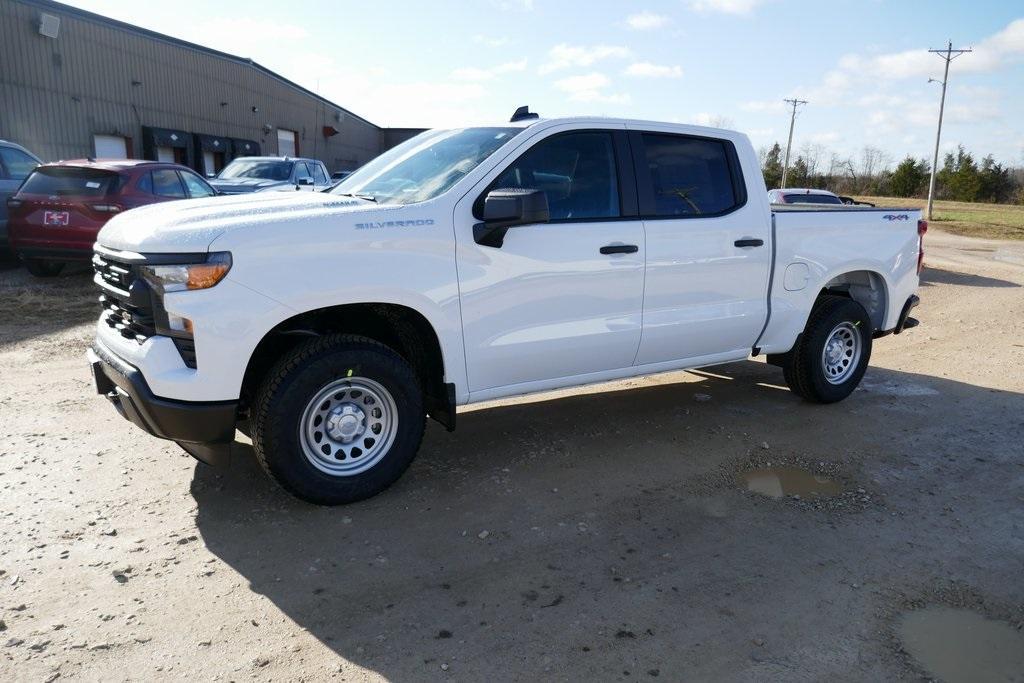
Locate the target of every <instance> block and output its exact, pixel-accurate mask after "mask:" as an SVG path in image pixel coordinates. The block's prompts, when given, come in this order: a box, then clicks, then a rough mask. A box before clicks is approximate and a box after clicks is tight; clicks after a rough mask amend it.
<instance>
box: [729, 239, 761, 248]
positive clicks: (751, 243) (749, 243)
mask: <svg viewBox="0 0 1024 683" xmlns="http://www.w3.org/2000/svg"><path fill="white" fill-rule="evenodd" d="M733 244H734V245H735V246H737V247H761V246H764V240H756V239H751V238H749V237H748V238H744V239H741V240H736V241H735V242H733Z"/></svg>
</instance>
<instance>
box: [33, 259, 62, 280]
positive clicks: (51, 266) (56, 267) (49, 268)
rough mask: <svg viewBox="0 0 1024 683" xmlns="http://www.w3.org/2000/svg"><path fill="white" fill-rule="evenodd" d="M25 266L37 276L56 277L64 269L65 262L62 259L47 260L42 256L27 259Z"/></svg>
mask: <svg viewBox="0 0 1024 683" xmlns="http://www.w3.org/2000/svg"><path fill="white" fill-rule="evenodd" d="M25 268H26V270H28V272H29V273H31V274H32V275H35V276H36V277H56V276H58V275H60V272H61V271H62V270H64V264H63V263H61V262H60V261H47V260H45V259H41V258H27V259H25Z"/></svg>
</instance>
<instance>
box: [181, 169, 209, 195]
mask: <svg viewBox="0 0 1024 683" xmlns="http://www.w3.org/2000/svg"><path fill="white" fill-rule="evenodd" d="M181 179H182V180H183V181H184V182H185V187H186V188H188V194H189V196H190V197H212V196H213V194H214V193H213V188H212V187H210V186H209V185H207V184H206V182H205V181H203V180H200V178H199V176H197V175H195V174H193V173H188V172H186V171H181Z"/></svg>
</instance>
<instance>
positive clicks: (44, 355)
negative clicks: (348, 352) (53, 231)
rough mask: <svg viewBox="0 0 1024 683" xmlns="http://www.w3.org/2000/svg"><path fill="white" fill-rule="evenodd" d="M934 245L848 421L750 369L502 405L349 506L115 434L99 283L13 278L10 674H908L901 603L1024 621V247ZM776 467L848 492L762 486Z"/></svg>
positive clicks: (5, 343) (4, 306)
mask: <svg viewBox="0 0 1024 683" xmlns="http://www.w3.org/2000/svg"><path fill="white" fill-rule="evenodd" d="M926 246H927V250H928V257H927V262H928V264H929V268H928V270H927V271H926V273H925V276H924V282H923V286H922V288H921V291H920V295H921V299H922V304H921V307H920V308H919V309H918V317H919V318H920V319H921V321H922V323H921V326H920V327H918V328H916V329H914V330H911V331H909V332H907V333H906V334H903V335H900V336H898V337H887V338H884V339H881V340H878V341H877V342H876V345H875V351H874V355H873V358H872V362H871V368H870V369H869V370H868V373H867V376H866V377H865V380H864V383H863V385H862V387H861V388H860V389H859V390H858V391H856V392H855V393H854V394H853V395H852V396H851V397H850V398H849V399H847V400H846V401H845V402H843V403H840V404H837V405H833V406H815V405H809V404H806V403H802V402H800V401H799V400H797V399H796V398H795V397H794V396H793V395H791V394H790V393H789V391H788V390H786V389H785V388H784V384H783V381H782V376H781V371H779V370H778V369H776V368H774V367H771V366H768V365H766V364H764V363H762V362H759V361H756V360H755V361H749V362H742V363H734V364H731V365H727V366H722V367H717V368H710V369H709V370H708V371H706V372H691V373H673V374H669V375H662V376H658V377H654V378H650V379H644V380H630V381H623V382H617V383H613V384H608V385H604V386H601V387H597V388H593V387H592V388H587V389H585V390H581V391H563V392H558V393H557V394H552V395H546V396H542V397H533V398H530V399H526V400H522V401H505V402H500V403H495V404H488V405H486V406H480V407H474V408H473V409H470V410H467V411H465V412H462V413H461V414H460V415H459V430H458V431H457V432H455V433H454V434H448V433H447V432H445V431H444V429H443V428H440V427H439V426H438V425H436V424H433V423H430V424H429V426H428V433H427V436H426V439H425V442H424V445H423V449H422V451H421V453H420V456H419V458H418V459H417V461H416V462H415V463H414V464H413V466H412V468H411V469H410V470H409V472H408V473H406V475H405V477H404V478H403V479H402V480H401V481H400V482H399V483H398V484H397V485H395V486H394V487H392V488H391V489H390V490H388V491H387V492H385V493H384V494H383V495H380V496H378V497H377V498H374V499H372V500H369V501H366V502H363V503H360V504H357V505H352V506H349V507H345V508H335V509H324V508H316V507H312V506H309V505H306V504H303V503H301V502H298V501H296V500H294V499H292V498H290V497H289V496H287V495H286V494H284V493H282V492H281V491H280V490H278V489H277V488H275V487H274V486H273V485H272V484H271V483H270V482H269V481H268V479H267V478H266V477H265V476H264V475H263V474H262V472H261V471H260V470H259V468H258V465H257V463H256V462H255V459H254V457H253V455H252V450H251V447H250V446H249V445H248V443H247V442H244V441H239V442H238V444H236V448H235V452H234V457H233V461H232V464H231V466H230V467H229V468H227V469H225V470H220V471H218V470H214V469H211V468H209V467H206V466H204V465H198V464H196V463H195V462H194V461H193V460H192V459H191V458H189V457H188V456H186V455H184V454H183V453H182V452H180V451H179V449H178V448H177V446H175V445H174V444H172V443H168V442H162V441H158V440H156V439H153V438H151V437H149V436H147V435H146V434H144V433H143V432H142V431H140V430H139V429H137V428H135V427H133V426H132V425H130V424H129V423H127V422H125V421H123V420H122V419H121V418H120V417H118V416H117V415H116V414H115V412H114V410H113V409H112V408H111V406H110V405H109V404H108V403H107V402H106V401H104V400H103V399H102V398H101V397H98V396H96V395H94V394H93V393H92V388H91V385H90V380H89V372H88V368H87V367H86V364H85V358H84V350H85V348H86V346H87V344H88V343H89V340H90V337H91V325H92V321H93V316H94V314H95V312H96V308H95V304H94V303H93V301H94V296H95V294H94V292H93V291H92V290H91V287H90V284H89V275H88V273H87V272H86V271H85V270H84V269H81V270H79V271H78V272H77V273H71V274H68V275H65V276H62V277H61V278H59V279H57V280H56V281H53V282H45V283H40V282H38V281H32V280H31V279H30V277H29V276H28V275H27V274H25V273H24V271H22V270H18V269H15V268H13V267H12V266H11V265H10V264H8V265H7V267H6V270H2V272H0V368H2V370H0V372H2V374H0V496H2V503H0V619H2V622H0V623H2V625H0V630H2V632H0V680H14V679H18V680H45V681H52V680H54V679H56V678H58V677H59V678H60V679H62V680H63V679H85V680H99V679H103V680H120V679H125V680H128V679H133V680H154V679H169V678H188V679H193V678H198V679H212V680H249V679H259V680H284V679H289V680H301V679H305V680H321V679H336V680H377V679H382V678H384V679H390V680H397V681H409V680H423V679H427V680H463V681H465V680H537V679H548V678H550V679H556V680H622V681H629V680H637V679H641V680H649V679H652V678H660V679H667V680H681V679H686V680H709V679H715V680H735V681H763V680H771V679H776V680H777V679H785V680H789V681H818V680H827V679H831V680H876V681H877V680H892V679H896V678H908V679H916V678H918V677H919V676H921V675H923V674H924V671H923V670H922V669H921V668H920V666H919V664H918V663H916V662H914V661H913V660H911V659H910V657H909V655H908V654H906V653H905V652H904V651H903V649H902V647H901V645H900V642H899V641H898V639H897V638H896V636H895V633H896V631H895V626H894V625H895V623H896V620H897V619H898V618H899V617H900V615H901V614H903V613H904V612H906V611H907V610H912V609H917V608H921V607H924V606H928V605H950V606H954V607H956V606H960V607H967V608H970V609H971V610H974V611H976V612H978V613H980V614H982V615H984V616H987V617H991V618H996V619H1001V620H1004V621H1006V622H1007V623H1009V624H1011V625H1013V626H1014V627H1015V628H1018V629H1019V628H1020V627H1021V625H1022V624H1024V289H1022V285H1024V244H1021V243H1010V242H990V241H981V240H971V239H967V238H962V237H955V236H952V235H944V234H942V233H939V232H936V231H932V232H931V233H929V235H928V238H927V245H926ZM240 438H241V437H240ZM779 464H787V465H794V466H800V467H805V468H807V469H808V470H811V471H814V472H816V473H818V474H828V475H830V476H831V477H832V478H833V479H834V480H835V481H837V482H839V483H840V484H841V486H842V489H843V494H842V495H841V496H839V497H836V498H831V499H827V500H818V499H815V498H808V497H806V496H804V497H801V498H799V499H798V498H794V497H784V498H781V499H772V498H768V497H764V496H760V495H757V494H755V493H751V492H748V491H747V490H745V488H744V487H743V486H742V485H741V480H740V475H741V473H742V472H744V471H745V470H747V469H749V468H752V467H766V466H769V465H779Z"/></svg>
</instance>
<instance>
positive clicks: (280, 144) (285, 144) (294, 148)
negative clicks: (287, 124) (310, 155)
mask: <svg viewBox="0 0 1024 683" xmlns="http://www.w3.org/2000/svg"><path fill="white" fill-rule="evenodd" d="M277 153H278V155H279V156H283V157H297V156H299V134H298V133H296V132H295V131H294V130H288V129H287V128H278V129H277Z"/></svg>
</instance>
